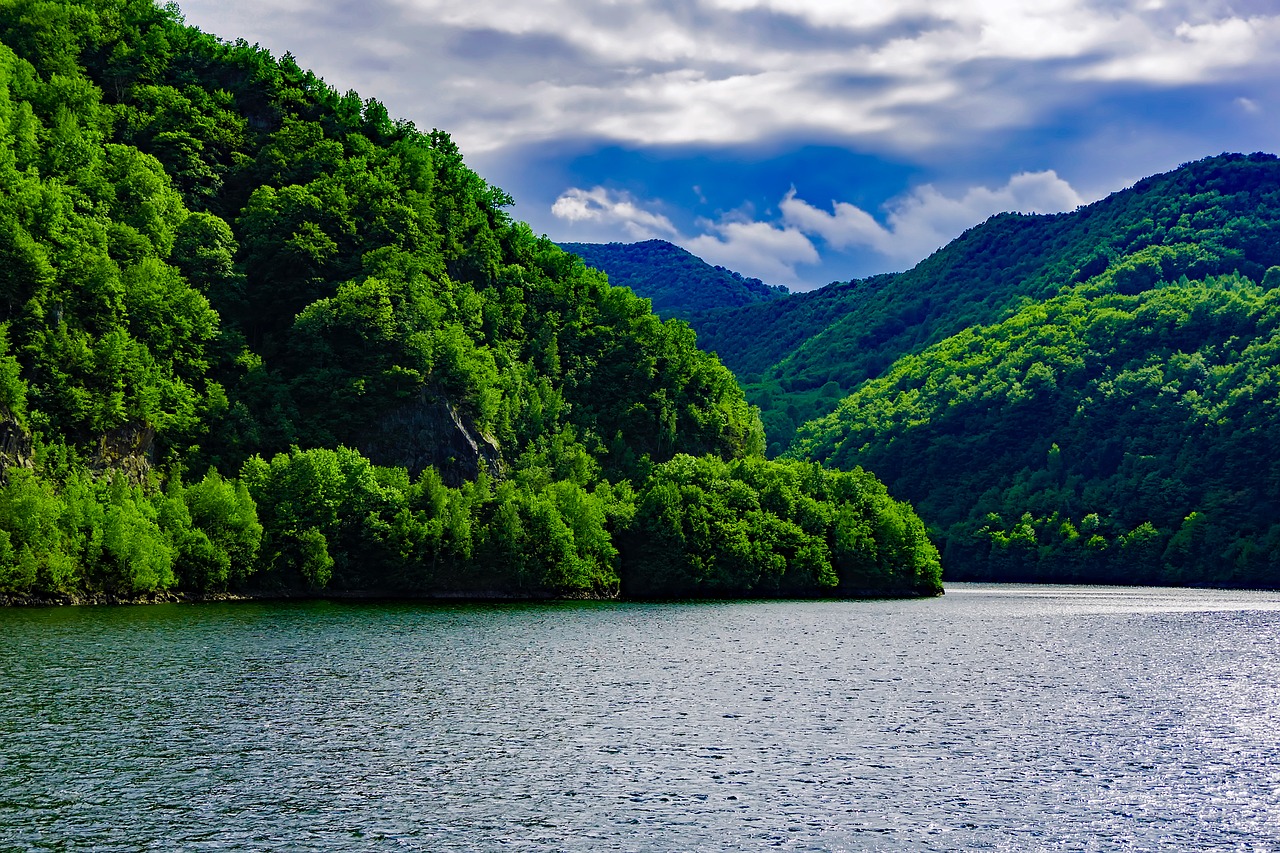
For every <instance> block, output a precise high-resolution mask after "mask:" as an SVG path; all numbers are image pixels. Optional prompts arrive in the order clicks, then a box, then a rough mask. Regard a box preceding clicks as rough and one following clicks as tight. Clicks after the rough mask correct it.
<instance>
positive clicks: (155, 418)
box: [0, 0, 939, 600]
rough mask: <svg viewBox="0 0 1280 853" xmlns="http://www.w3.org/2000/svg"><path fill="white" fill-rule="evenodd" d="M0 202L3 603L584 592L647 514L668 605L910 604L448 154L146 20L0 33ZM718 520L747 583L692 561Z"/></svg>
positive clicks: (87, 13)
mask: <svg viewBox="0 0 1280 853" xmlns="http://www.w3.org/2000/svg"><path fill="white" fill-rule="evenodd" d="M0 188H2V191H0V220H2V222H0V258H2V262H0V597H5V598H13V599H16V600H29V599H31V598H32V597H35V598H47V599H59V600H66V599H72V600H75V599H86V598H87V599H102V598H111V597H124V598H131V597H136V596H146V595H157V594H164V593H167V592H171V591H181V592H187V593H201V594H209V593H220V592H223V591H228V590H230V591H240V592H253V593H263V592H273V593H288V594H292V593H299V592H305V593H311V594H314V593H318V592H323V591H326V590H332V591H341V590H366V591H367V590H374V591H379V592H384V593H395V594H461V595H486V596H488V595H515V596H530V595H569V596H611V595H616V594H618V592H619V589H620V588H621V587H622V586H623V585H624V582H626V580H627V578H628V575H629V570H628V560H631V561H632V562H633V563H635V564H636V565H637V566H638V567H639V568H637V569H636V571H637V572H639V573H640V574H644V571H645V570H644V569H643V560H644V557H643V555H641V556H636V553H635V550H634V549H633V548H632V549H630V550H628V549H627V548H623V549H621V550H620V548H619V545H620V544H621V543H623V542H624V540H625V541H632V540H629V539H627V538H626V537H628V536H630V535H632V531H633V530H634V529H635V528H636V525H641V524H646V523H651V522H652V523H655V524H656V523H657V522H653V521H652V519H653V518H655V517H660V518H662V519H665V520H666V522H667V523H670V524H683V521H682V520H683V519H685V518H686V517H687V518H688V519H690V524H691V525H692V526H691V527H690V528H689V531H688V533H687V535H686V534H685V533H681V535H679V536H676V535H675V534H674V533H673V534H672V536H673V537H674V538H670V539H668V540H667V541H668V542H669V543H670V546H671V547H672V548H674V549H676V550H675V551H674V552H673V553H672V554H671V555H669V556H670V557H671V559H674V560H677V561H683V562H682V563H681V565H683V566H684V568H683V569H682V570H681V571H682V574H681V575H680V578H681V580H680V587H679V588H680V590H681V591H686V592H689V591H692V592H697V591H705V592H707V594H717V595H729V594H743V593H757V592H758V593H762V594H763V593H768V592H769V591H770V590H781V589H784V588H785V590H786V591H787V592H788V593H789V594H829V593H834V592H838V591H840V590H842V589H849V588H851V582H845V581H846V576H847V578H855V577H856V578H859V579H861V578H864V577H866V576H870V577H872V578H873V579H875V582H874V583H872V584H871V585H870V587H871V588H872V589H874V590H880V591H886V592H887V591H893V592H897V593H904V592H909V593H915V592H925V593H933V592H936V591H938V589H939V586H938V569H937V560H936V554H935V553H934V552H933V551H932V547H931V546H929V545H928V543H927V542H926V541H924V540H923V539H922V538H921V537H917V538H915V539H910V540H909V542H910V544H909V545H908V546H902V545H901V543H902V542H903V541H904V540H903V538H902V535H901V531H903V530H907V529H910V528H911V525H912V524H918V521H914V522H913V521H912V519H914V515H913V514H912V513H911V511H910V509H909V508H907V507H905V506H903V505H901V504H898V503H896V502H894V501H892V500H891V499H890V498H889V497H888V496H887V495H886V494H885V493H884V490H883V488H876V487H875V486H878V484H876V483H875V481H874V480H873V479H871V478H869V477H868V476H867V475H861V474H852V475H848V476H849V478H851V479H850V482H854V481H856V483H857V484H858V486H857V488H856V489H855V488H852V487H841V488H834V487H829V486H828V485H825V483H826V480H824V479H823V478H822V477H820V476H819V475H818V474H817V473H810V474H805V473H804V472H806V471H812V472H816V470H817V469H816V468H814V467H813V466H811V465H804V464H799V465H784V464H780V463H779V464H777V465H773V466H772V467H770V464H766V463H764V462H763V461H762V460H759V458H758V457H759V454H760V452H761V449H762V447H763V443H762V434H761V428H760V424H759V420H758V417H757V416H756V414H755V412H754V411H753V410H752V409H751V407H749V406H748V405H747V403H746V401H745V400H744V399H743V395H742V392H741V391H740V390H739V387H738V385H737V383H736V382H735V380H734V377H733V376H732V374H730V373H729V372H728V370H726V369H725V368H724V367H723V366H722V365H721V364H720V363H719V362H718V361H717V360H716V359H715V358H714V357H712V356H709V355H707V354H705V353H703V352H700V351H699V350H698V349H697V348H696V346H695V341H694V336H693V333H692V332H691V331H690V330H689V328H688V327H687V326H686V325H684V324H683V323H676V322H670V323H664V322H662V321H661V320H659V319H658V318H657V317H656V316H655V315H654V314H653V313H652V312H651V311H650V310H649V306H648V304H647V303H646V302H645V301H643V300H641V299H639V298H638V297H636V296H634V295H633V294H631V293H630V292H629V291H627V290H626V289H623V288H616V287H612V286H610V285H609V284H608V282H607V280H606V278H605V277H604V276H603V275H602V274H600V273H598V272H596V271H594V270H591V269H588V268H587V267H586V266H585V265H584V264H583V263H582V262H581V260H579V259H578V258H576V257H574V256H573V255H570V254H567V253H565V252H564V251H562V250H561V249H559V248H558V247H556V246H555V245H554V244H552V243H551V242H550V241H548V240H547V239H545V238H539V237H537V236H536V235H534V234H533V233H532V231H531V230H530V229H529V228H528V226H526V225H524V224H523V223H520V222H516V221H513V220H511V218H510V217H509V216H508V215H507V214H506V212H505V211H504V208H505V207H507V206H508V205H509V204H510V199H509V198H508V197H507V196H506V195H505V194H504V193H503V192H502V191H501V190H499V189H497V188H495V187H492V186H490V185H489V184H487V183H486V182H485V181H484V180H483V179H481V178H480V177H479V176H477V175H476V174H475V173H474V172H472V171H471V170H470V169H468V168H467V167H466V166H465V164H464V163H463V161H462V157H461V155H460V152H459V151H458V149H457V147H456V146H455V145H454V144H453V143H452V141H451V140H450V138H449V136H448V135H447V134H445V133H443V132H439V131H432V132H430V133H423V132H420V131H418V130H417V129H416V128H415V127H414V126H413V125H412V124H410V123H408V122H404V121H395V120H393V119H392V118H391V117H390V116H388V114H387V111H386V110H385V108H384V107H383V106H382V105H381V104H379V103H378V102H377V101H376V100H372V99H362V98H361V97H360V96H358V95H357V94H355V93H354V92H349V93H346V94H340V93H338V92H337V91H335V90H334V89H332V88H331V87H330V86H328V85H326V84H325V83H324V82H323V81H321V80H320V79H319V78H317V77H316V76H315V75H314V74H312V73H310V72H308V71H305V70H303V69H301V68H299V67H298V65H297V64H296V63H295V62H294V61H293V59H292V58H291V57H289V56H288V55H286V56H285V57H283V58H281V59H276V58H273V57H272V56H271V55H270V54H268V53H267V52H265V51H263V50H261V49H259V48H257V47H255V46H250V45H248V44H246V43H245V42H243V41H238V42H234V43H228V42H223V41H221V40H219V39H217V38H215V37H213V36H211V35H207V34H204V33H201V32H199V31H197V30H195V29H193V28H190V27H187V26H185V25H184V23H183V22H182V20H181V18H180V16H179V14H178V12H177V11H176V7H174V6H172V5H169V6H165V7H163V8H161V7H158V6H156V5H154V4H152V3H150V2H143V0H75V2H65V0H58V1H57V2H54V1H53V0H14V2H8V3H5V4H4V5H3V6H0ZM748 463H749V464H750V465H751V466H757V467H758V466H764V467H763V468H760V470H762V471H765V472H766V473H767V476H766V475H759V476H757V477H756V479H755V480H752V479H750V478H748V477H746V476H745V475H743V474H742V473H741V471H740V470H739V469H737V468H733V467H724V466H732V465H744V464H748ZM670 466H675V467H674V468H671V467H670ZM680 466H694V467H696V468H698V469H699V470H704V469H705V470H706V471H710V472H711V474H710V475H706V476H702V475H700V476H701V479H700V480H699V482H698V483H697V484H693V483H688V484H685V485H687V486H688V487H689V489H694V488H695V486H696V488H697V489H698V490H701V492H703V493H705V494H706V495H709V496H711V497H708V498H707V500H701V499H698V498H697V495H696V494H695V493H694V492H693V491H690V490H689V489H686V490H685V491H683V492H680V494H681V496H682V497H681V498H680V501H679V502H677V503H672V504H667V503H663V502H662V500H661V498H662V496H664V495H668V494H669V492H667V491H662V490H661V489H657V490H656V491H655V489H656V486H654V485H653V484H654V483H655V482H657V481H656V480H655V479H654V478H659V479H661V481H662V482H667V480H669V479H670V478H671V477H672V476H674V475H670V474H667V473H663V472H669V471H673V470H683V469H682V468H681V467H680ZM699 466H701V467H699ZM718 466H719V467H718ZM750 470H751V471H755V470H756V467H752V468H751V469H750ZM770 472H771V473H770ZM664 478H665V479H664ZM841 482H844V481H843V480H841ZM681 488H683V486H681ZM654 495H656V497H653V496H654ZM723 496H731V497H732V500H728V498H726V497H723ZM712 498H714V499H712ZM748 505H750V506H754V507H755V512H756V513H757V514H756V516H753V517H756V518H758V519H760V520H761V523H760V525H758V529H753V530H752V531H751V532H750V534H749V536H748V541H749V547H748V551H747V553H748V555H749V557H750V559H749V560H745V561H744V560H743V559H740V558H741V557H742V554H741V553H739V552H737V551H718V550H716V549H714V548H713V549H710V550H708V549H706V548H702V546H701V545H699V542H701V541H702V540H701V539H699V537H700V536H701V535H703V533H704V532H705V530H707V529H708V527H707V525H709V524H719V523H721V522H722V521H723V520H722V519H720V518H719V517H718V516H717V515H716V514H717V513H722V512H738V511H740V510H741V509H742V508H743V507H745V506H748ZM646 519H648V520H649V521H646ZM672 529H673V530H674V529H675V528H672ZM680 530H682V531H683V530H684V528H683V527H680ZM858 531H862V532H863V533H865V532H866V531H871V532H870V533H867V534H866V535H863V533H858V536H862V539H867V536H870V539H869V540H867V541H870V542H871V544H872V546H874V547H863V546H858V547H856V548H853V547H845V546H844V545H842V544H841V543H842V542H845V543H846V545H847V542H846V540H849V541H852V540H850V537H854V539H857V536H855V535H854V534H855V533H856V532H858ZM858 541H862V540H858ZM904 548H905V550H904ZM801 552H803V553H804V554H805V555H807V556H806V558H805V560H804V562H803V565H804V567H805V569H804V572H803V573H801V574H796V573H794V572H790V571H789V570H788V571H787V574H786V578H785V583H784V582H783V581H782V580H780V579H779V578H778V577H775V576H776V575H777V574H778V572H779V571H780V569H779V565H782V566H791V565H792V563H793V558H794V557H795V556H796V554H798V553H801ZM907 552H910V553H909V554H907ZM904 554H907V556H906V557H903V555H904ZM885 555H894V556H893V558H892V559H889V558H886V557H885ZM900 557H902V560H900V561H899V562H901V564H900V565H899V562H894V560H898V558H900ZM710 579H715V580H714V583H713V582H711V580H710ZM857 585H858V586H859V587H860V588H861V586H862V585H863V584H862V583H861V581H859V582H858V584H857ZM639 588H641V589H643V591H644V593H645V594H649V595H662V594H666V593H667V592H668V591H667V590H666V589H665V588H664V587H663V586H662V585H661V584H658V585H654V584H652V583H648V584H642V585H641V586H640V587H639Z"/></svg>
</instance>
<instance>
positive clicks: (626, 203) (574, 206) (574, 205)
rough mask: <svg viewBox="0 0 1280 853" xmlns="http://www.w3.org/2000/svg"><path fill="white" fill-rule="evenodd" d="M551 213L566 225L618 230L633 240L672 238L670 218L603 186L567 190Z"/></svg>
mask: <svg viewBox="0 0 1280 853" xmlns="http://www.w3.org/2000/svg"><path fill="white" fill-rule="evenodd" d="M551 213H552V214H553V215H554V216H556V217H558V218H559V219H563V220H565V221H566V222H569V223H584V222H585V223H592V224H595V225H606V226H614V227H619V228H621V230H622V232H623V233H625V234H626V235H627V236H628V237H629V238H631V239H633V240H648V239H651V238H653V237H674V236H676V227H675V226H674V225H672V224H671V220H670V219H668V218H667V217H665V216H663V215H662V214H660V213H654V212H653V211H650V210H645V209H644V208H643V207H641V205H640V203H639V202H637V201H636V200H635V199H634V198H633V197H632V196H631V195H630V194H628V193H625V192H618V191H615V190H610V189H606V188H605V187H593V188H592V189H589V190H584V189H579V188H578V187H572V188H570V189H567V190H565V191H564V192H563V193H561V194H560V197H559V198H557V199H556V200H555V203H554V204H552V205H551Z"/></svg>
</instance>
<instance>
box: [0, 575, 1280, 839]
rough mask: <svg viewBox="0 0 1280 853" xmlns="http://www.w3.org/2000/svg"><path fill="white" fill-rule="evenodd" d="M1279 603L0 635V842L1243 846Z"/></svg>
mask: <svg viewBox="0 0 1280 853" xmlns="http://www.w3.org/2000/svg"><path fill="white" fill-rule="evenodd" d="M1278 682H1280V596H1277V595H1275V594H1267V593H1237V592H1215V591H1189V590H1153V589H1113V588H1097V587H1095V588H1050V587H1013V586H1008V587H1002V586H981V585H961V584H957V585H952V586H950V587H948V594H947V596H946V597H945V598H942V599H937V600H925V601H893V602H864V601H857V602H735V603H692V604H576V603H575V604H537V605H517V606H476V605H465V606H433V605H421V604H346V603H325V602H310V603H291V604H278V603H271V604H238V605H198V606H197V605H187V606H183V605H172V606H169V605H157V606H148V607H125V608H64V609H33V610H8V611H0V849H6V850H7V849H15V850H33V849H59V850H108V851H109V850H147V849H156V850H171V849H185V850H321V849H324V850H332V849H356V850H359V849H386V850H432V851H434V850H459V851H461V850H508V849H510V850H583V851H585V850H593V851H594V850H638V851H639V850H664V851H665V850H739V849H741V850H750V849H762V848H778V849H783V850H957V849H962V850H974V849H976V850H1035V849H1049V850H1112V849H1121V850H1155V849H1182V850H1191V849H1225V850H1263V849H1272V848H1273V847H1275V846H1278V845H1280V725H1278V724H1280V704H1278V702H1280V692H1277V687H1278Z"/></svg>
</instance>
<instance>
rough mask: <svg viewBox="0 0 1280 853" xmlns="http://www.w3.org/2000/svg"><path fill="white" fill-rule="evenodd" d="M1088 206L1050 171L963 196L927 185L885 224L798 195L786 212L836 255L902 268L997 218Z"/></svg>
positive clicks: (891, 211) (856, 210)
mask: <svg viewBox="0 0 1280 853" xmlns="http://www.w3.org/2000/svg"><path fill="white" fill-rule="evenodd" d="M1083 203H1084V199H1083V198H1081V196H1080V194H1079V193H1077V192H1076V191H1075V190H1074V189H1073V188H1072V187H1071V185H1070V184H1069V183H1067V182H1066V181H1064V180H1063V179H1062V178H1060V177H1058V175H1057V173H1056V172H1054V171H1045V172H1022V173H1020V174H1017V175H1014V176H1013V177H1011V178H1010V179H1009V181H1008V182H1007V183H1006V184H1005V185H1004V186H1002V187H998V188H996V189H990V188H988V187H971V188H969V189H967V190H965V191H964V192H963V193H961V194H960V195H958V196H948V195H945V194H944V193H942V192H941V191H939V190H938V189H937V188H936V187H934V186H932V185H928V184H926V185H925V186H922V187H918V188H916V189H915V190H913V191H912V192H911V193H909V194H907V195H905V196H901V197H899V198H897V199H894V200H892V201H890V202H889V203H888V204H887V205H885V208H886V211H887V216H886V217H885V222H884V223H883V224H882V223H881V222H879V221H878V220H877V219H876V218H875V217H874V216H872V215H871V214H870V213H868V212H866V211H865V210H863V209H862V208H860V207H857V206H855V205H852V204H849V203H847V202H840V201H837V202H833V203H832V206H831V212H830V213H828V212H826V211H824V210H821V209H819V208H817V207H814V206H813V205H811V204H809V203H808V202H806V201H804V200H803V199H800V198H797V197H796V194H795V190H794V189H793V190H792V191H791V192H789V193H787V195H786V197H785V198H783V200H782V202H781V204H780V208H781V210H782V218H783V222H784V223H785V224H786V225H787V226H788V227H791V228H795V229H798V230H800V231H802V232H803V233H805V234H812V235H814V236H817V237H821V238H822V240H823V241H825V242H826V243H827V245H829V246H831V247H832V248H834V249H837V250H840V249H848V248H851V247H865V248H869V249H873V250H874V251H876V252H879V253H880V254H882V255H885V256H886V257H888V258H892V259H894V260H897V261H900V262H915V261H918V260H920V259H921V258H924V257H925V256H927V255H928V254H929V253H931V252H932V251H934V250H935V249H937V248H939V247H941V246H943V245H945V244H946V243H948V242H949V241H951V240H953V239H955V238H956V237H958V236H959V235H960V234H961V233H963V232H964V231H965V229H967V228H971V227H973V226H974V225H977V224H978V223H980V222H982V221H984V220H985V219H987V218H988V217H990V216H992V215H994V214H996V213H1002V212H1005V211H1016V212H1020V213H1058V212H1060V211H1064V210H1074V209H1075V208H1077V207H1079V206H1080V205H1081V204H1083Z"/></svg>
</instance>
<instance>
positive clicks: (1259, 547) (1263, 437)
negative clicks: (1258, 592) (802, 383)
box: [790, 252, 1280, 587]
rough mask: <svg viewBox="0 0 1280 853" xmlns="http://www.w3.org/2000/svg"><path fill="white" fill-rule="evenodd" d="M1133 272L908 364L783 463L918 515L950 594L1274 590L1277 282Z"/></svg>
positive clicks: (802, 440) (819, 426) (1277, 274)
mask: <svg viewBox="0 0 1280 853" xmlns="http://www.w3.org/2000/svg"><path fill="white" fill-rule="evenodd" d="M1148 254H1154V253H1152V252H1148ZM1140 269H1141V265H1140V264H1136V263H1127V264H1125V265H1121V266H1120V267H1118V268H1116V269H1115V270H1112V271H1108V272H1107V273H1104V274H1103V275H1101V276H1099V277H1097V278H1096V279H1093V280H1091V281H1090V282H1089V283H1088V284H1086V285H1082V286H1078V287H1074V288H1070V289H1067V290H1065V291H1064V292H1063V293H1061V294H1060V295H1058V296H1056V297H1054V298H1052V299H1050V300H1048V301H1047V302H1044V303H1039V304H1028V305H1026V306H1024V307H1023V308H1022V309H1020V310H1019V311H1017V312H1016V313H1015V314H1014V315H1013V316H1011V317H1010V318H1009V319H1007V320H1005V321H1003V322H1001V323H998V324H995V325H991V326H984V327H974V328H971V329H966V330H965V331H963V332H961V333H959V334H957V335H955V336H953V337H951V338H948V339H947V340H945V341H943V342H941V343H939V344H937V345H935V346H933V347H930V348H928V349H926V350H925V351H924V352H922V353H920V354H918V355H912V356H907V357H905V358H903V359H901V360H900V361H899V362H897V363H896V364H895V365H894V366H893V367H892V368H891V369H890V370H889V371H888V372H887V373H886V374H885V375H884V376H883V377H881V378H878V379H873V380H869V381H867V382H866V383H864V384H863V385H861V386H860V387H859V388H858V389H857V391H855V392H854V394H852V395H851V396H850V397H848V398H847V399H845V400H844V401H842V402H841V403H840V405H839V407H838V408H837V409H836V410H835V411H834V412H833V413H831V414H830V415H828V416H826V417H824V418H822V419H821V420H818V421H815V422H813V423H810V424H807V425H806V426H805V427H803V428H802V429H801V430H800V434H799V436H798V438H797V441H796V444H795V446H794V447H793V448H792V450H791V451H790V453H791V454H793V455H795V456H797V457H803V458H810V459H818V460H822V461H824V462H826V463H828V464H832V465H836V466H853V465H862V466H866V467H868V468H869V469H870V470H872V471H874V472H876V473H877V474H878V475H880V476H881V477H883V478H884V479H885V482H886V483H888V484H889V487H890V488H891V489H893V490H894V491H895V493H898V494H902V495H904V496H907V497H908V498H909V499H911V500H914V501H916V502H917V503H918V506H919V508H920V512H921V514H922V515H923V517H924V518H925V520H926V522H927V523H929V524H930V526H931V527H933V528H934V529H935V530H936V531H937V532H938V533H937V535H938V536H939V537H940V538H941V540H942V542H943V548H944V554H945V559H946V565H947V571H948V577H949V578H952V579H957V580H959V579H995V580H1035V581H1069V582H1121V583H1199V584H1213V585H1230V586H1262V587H1274V586H1276V585H1277V584H1280V525H1277V523H1276V519H1277V518H1280V462H1278V461H1277V459H1276V457H1275V455H1274V454H1273V453H1272V452H1271V448H1272V447H1273V446H1274V443H1275V442H1276V441H1278V440H1280V405H1277V401H1278V400H1280V381H1278V379H1277V377H1280V289H1277V286H1278V285H1280V267H1273V268H1272V269H1271V271H1269V272H1268V273H1267V276H1266V279H1265V282H1264V286H1259V285H1257V284H1255V283H1253V282H1251V281H1249V280H1248V279H1245V278H1243V277H1241V276H1237V275H1230V276H1222V277H1216V278H1209V279H1207V280H1204V281H1190V280H1188V279H1186V278H1179V279H1177V280H1175V281H1165V282H1160V283H1154V284H1153V285H1152V286H1150V287H1146V288H1144V289H1142V290H1140V291H1139V292H1137V293H1126V292H1124V291H1125V290H1126V289H1128V286H1127V285H1129V284H1131V279H1130V278H1129V276H1130V275H1132V274H1133V272H1134V271H1135V270H1140Z"/></svg>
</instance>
